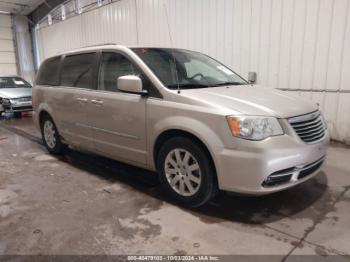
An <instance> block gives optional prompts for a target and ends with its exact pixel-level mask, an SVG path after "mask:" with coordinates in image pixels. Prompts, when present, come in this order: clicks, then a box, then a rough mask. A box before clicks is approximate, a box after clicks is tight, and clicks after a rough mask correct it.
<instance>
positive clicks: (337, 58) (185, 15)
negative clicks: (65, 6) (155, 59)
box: [38, 0, 350, 140]
mask: <svg viewBox="0 0 350 262" xmlns="http://www.w3.org/2000/svg"><path fill="white" fill-rule="evenodd" d="M349 10H350V0H263V1H262V0H121V1H118V2H115V3H112V4H109V5H106V6H103V7H101V8H99V9H95V10H92V11H89V12H87V13H83V14H81V15H79V16H76V17H74V18H69V19H67V20H65V21H62V22H59V23H56V24H54V25H51V26H46V27H43V28H40V29H39V30H38V42H39V49H40V54H41V59H44V58H46V57H48V56H52V55H54V54H56V53H57V52H61V51H66V50H70V49H72V48H78V47H83V46H87V45H93V44H99V43H105V42H115V43H120V44H126V45H134V44H138V45H153V46H175V47H180V48H188V49H193V50H198V51H201V52H204V53H207V54H209V55H211V56H213V57H214V58H217V59H219V60H221V61H223V62H224V63H225V64H227V65H229V66H230V67H231V68H233V69H234V70H235V71H236V72H238V73H239V74H241V75H242V76H247V74H248V72H249V71H255V72H257V74H258V83H259V84H261V85H266V86H270V87H273V88H284V89H295V90H296V91H293V92H288V93H291V94H292V93H293V95H300V96H302V97H303V98H307V99H311V100H313V101H315V102H318V103H319V104H320V108H321V109H322V110H323V111H324V112H325V115H326V118H327V121H328V124H329V127H330V129H331V130H332V137H333V138H335V139H339V140H342V139H344V138H347V137H349V136H350V94H349V93H339V92H336V90H350V18H349V13H350V11H349ZM166 11H167V12H166ZM167 17H168V19H167ZM168 29H170V31H169V30H168ZM171 39H172V42H171V41H170V40H171ZM299 89H303V90H304V91H297V90H299ZM307 90H316V91H317V92H307ZM321 90H326V91H327V90H328V91H332V92H320V91H321Z"/></svg>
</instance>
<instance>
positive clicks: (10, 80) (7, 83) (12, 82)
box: [0, 76, 32, 88]
mask: <svg viewBox="0 0 350 262" xmlns="http://www.w3.org/2000/svg"><path fill="white" fill-rule="evenodd" d="M21 87H26V88H31V87H32V86H31V85H30V84H29V83H28V82H27V81H26V80H24V79H22V78H20V77H17V76H13V77H8V76H6V77H0V88H21Z"/></svg>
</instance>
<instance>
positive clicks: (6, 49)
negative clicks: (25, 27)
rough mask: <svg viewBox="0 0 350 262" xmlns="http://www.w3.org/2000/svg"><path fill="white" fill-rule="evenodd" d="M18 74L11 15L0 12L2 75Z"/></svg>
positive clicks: (0, 67) (0, 73) (0, 72)
mask: <svg viewBox="0 0 350 262" xmlns="http://www.w3.org/2000/svg"><path fill="white" fill-rule="evenodd" d="M16 74H17V66H16V54H15V48H14V37H13V31H12V24H11V16H10V15H4V14H0V75H16Z"/></svg>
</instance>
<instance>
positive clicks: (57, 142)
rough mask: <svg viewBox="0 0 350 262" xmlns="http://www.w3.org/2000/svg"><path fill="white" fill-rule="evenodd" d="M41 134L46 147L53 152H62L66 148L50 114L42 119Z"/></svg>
mask: <svg viewBox="0 0 350 262" xmlns="http://www.w3.org/2000/svg"><path fill="white" fill-rule="evenodd" d="M41 135H42V139H43V141H44V144H45V147H46V148H47V150H48V151H49V152H50V153H51V154H55V155H57V154H61V153H63V152H64V150H65V149H66V145H65V144H63V143H62V141H61V138H60V136H59V134H58V131H57V128H56V125H55V123H54V122H53V121H52V119H51V118H50V117H49V116H45V117H44V119H43V120H42V121H41Z"/></svg>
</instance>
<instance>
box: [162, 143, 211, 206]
mask: <svg viewBox="0 0 350 262" xmlns="http://www.w3.org/2000/svg"><path fill="white" fill-rule="evenodd" d="M179 159H180V161H178V160H179ZM179 163H180V165H179ZM176 164H177V165H176ZM197 166H198V168H197ZM157 169H158V173H159V178H160V181H161V184H162V186H163V188H164V189H165V191H166V192H167V193H168V194H169V195H170V196H171V197H172V199H174V200H175V201H176V202H177V203H179V204H181V205H184V206H188V207H199V206H202V205H204V204H205V203H207V202H208V201H209V200H210V199H211V198H212V197H214V196H215V194H216V192H217V190H218V187H217V183H216V172H215V168H214V167H213V164H212V162H211V159H210V156H209V155H208V153H207V151H206V150H205V148H203V146H201V145H199V144H198V143H196V142H193V141H192V140H191V139H189V138H186V137H174V138H171V139H169V140H167V141H166V142H165V143H164V144H163V145H162V147H161V148H160V150H159V153H158V156H157ZM181 184H182V185H181Z"/></svg>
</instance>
